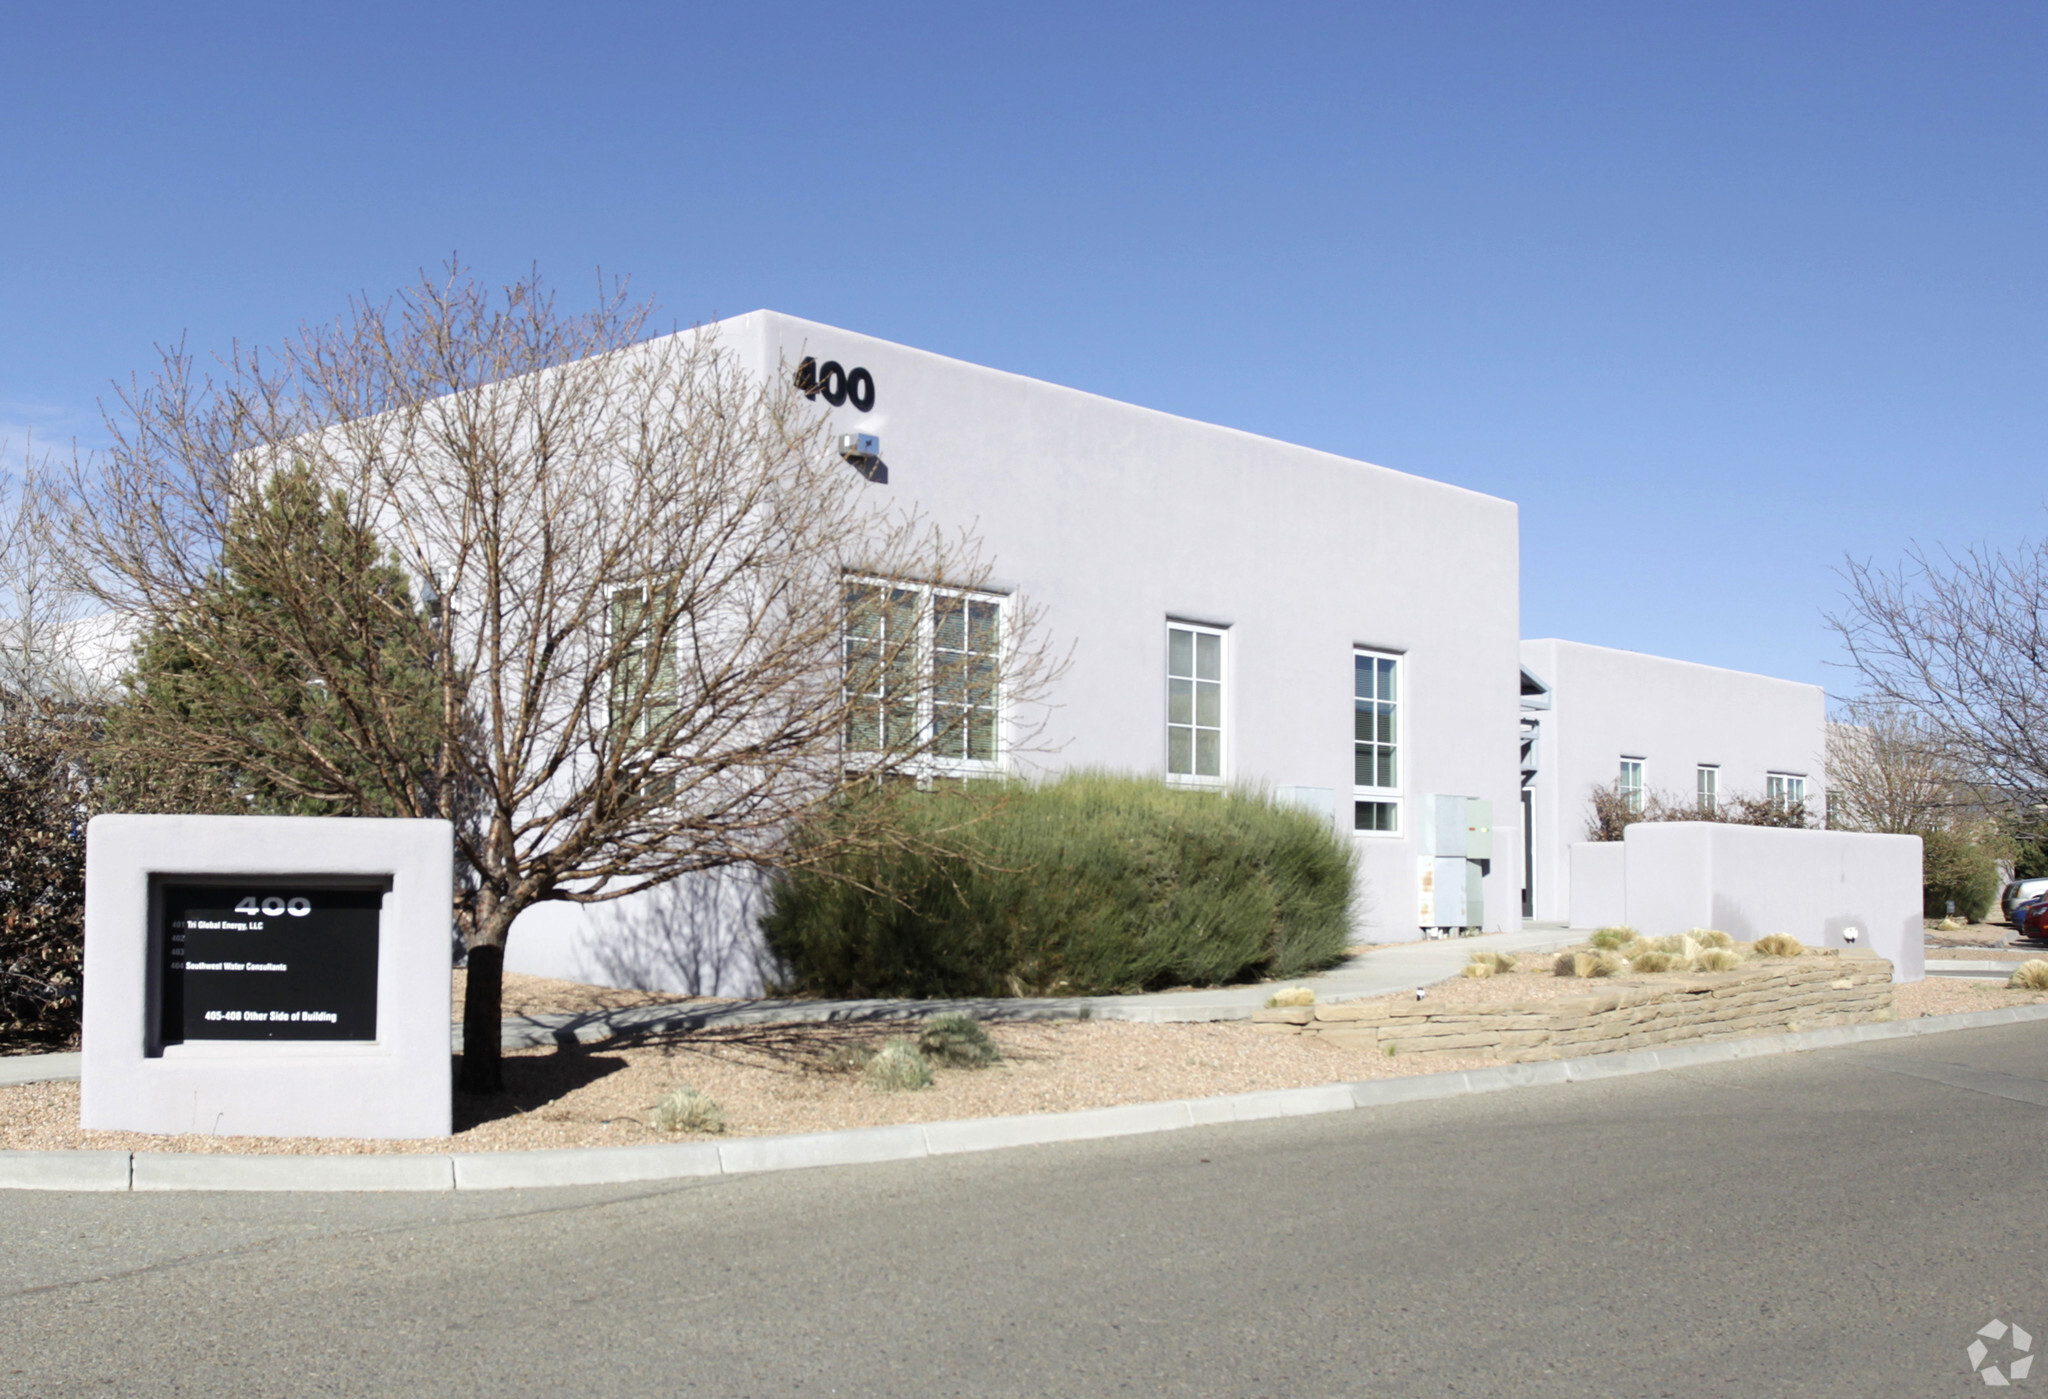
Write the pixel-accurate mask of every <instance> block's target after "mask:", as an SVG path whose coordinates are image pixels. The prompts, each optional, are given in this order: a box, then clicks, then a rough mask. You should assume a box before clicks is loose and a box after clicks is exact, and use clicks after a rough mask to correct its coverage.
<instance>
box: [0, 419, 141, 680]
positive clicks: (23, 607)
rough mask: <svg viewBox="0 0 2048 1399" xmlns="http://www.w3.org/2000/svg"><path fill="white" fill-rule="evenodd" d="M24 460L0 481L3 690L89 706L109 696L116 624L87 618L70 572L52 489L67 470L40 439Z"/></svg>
mask: <svg viewBox="0 0 2048 1399" xmlns="http://www.w3.org/2000/svg"><path fill="white" fill-rule="evenodd" d="M9 455H10V456H11V455H12V453H10V454H9ZM19 460H20V466H19V469H18V470H17V471H15V472H12V473H10V475H9V476H8V477H7V478H5V479H0V694H4V695H5V696H6V697H7V698H8V700H9V701H16V700H21V699H25V698H32V699H34V700H36V701H38V702H39V703H44V704H54V705H58V706H62V707H78V706H88V705H90V704H91V703H92V702H94V701H95V700H98V699H101V698H104V695H105V691H106V688H107V680H108V679H109V676H108V671H109V670H110V668H111V662H112V660H113V657H114V655H115V654H116V652H117V651H118V648H119V637H118V634H117V629H116V627H115V626H114V625H113V624H112V622H111V619H107V618H103V617H88V616H86V615H85V612H86V607H87V600H86V598H85V597H84V596H83V595H82V594H80V592H79V591H78V590H77V589H76V588H75V587H73V586H72V584H71V582H70V579H69V577H68V575H67V570H66V568H65V560H64V556H63V552H62V549H61V546H60V545H59V542H58V539H57V535H56V531H55V528H54V526H55V521H54V520H53V519H52V515H51V509H50V494H49V492H48V490H47V489H46V487H47V486H48V484H49V483H50V481H51V480H52V478H53V477H55V476H58V475H61V470H60V469H59V468H58V467H57V466H55V465H54V464H53V461H52V459H51V457H50V455H49V453H47V452H38V451H37V450H36V444H35V441H34V439H33V438H31V439H28V440H26V441H24V442H23V443H22V445H21V454H20V459H19Z"/></svg>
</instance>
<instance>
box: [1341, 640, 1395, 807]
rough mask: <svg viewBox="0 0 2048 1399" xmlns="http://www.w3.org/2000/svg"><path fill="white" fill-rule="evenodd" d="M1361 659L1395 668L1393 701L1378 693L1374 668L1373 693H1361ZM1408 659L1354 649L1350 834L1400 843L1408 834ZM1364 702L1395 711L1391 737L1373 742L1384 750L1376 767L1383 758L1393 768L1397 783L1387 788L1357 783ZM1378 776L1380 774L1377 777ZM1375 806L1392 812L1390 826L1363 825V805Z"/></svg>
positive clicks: (1369, 648)
mask: <svg viewBox="0 0 2048 1399" xmlns="http://www.w3.org/2000/svg"><path fill="white" fill-rule="evenodd" d="M1361 659H1367V660H1371V661H1373V662H1375V663H1377V662H1381V661H1384V662H1387V663H1388V664H1389V665H1390V666H1391V667H1392V672H1391V676H1390V678H1391V679H1392V681H1393V692H1392V698H1390V699H1389V698H1382V697H1381V695H1380V693H1379V683H1378V675H1379V672H1378V670H1377V668H1376V669H1375V672H1374V674H1375V681H1374V686H1373V690H1374V693H1373V694H1372V695H1370V696H1365V695H1360V694H1359V693H1358V662H1359V661H1360V660H1361ZM1407 670H1408V657H1407V656H1406V655H1405V654H1404V653H1402V652H1399V651H1388V650H1384V649H1382V648H1379V647H1374V646H1354V647H1352V648H1351V716H1352V717H1351V834H1352V835H1353V836H1356V837H1365V838H1369V839H1374V840H1400V839H1403V838H1404V837H1405V835H1406V832H1407V825H1408V823H1407V819H1406V817H1407V805H1408V804H1407V802H1406V801H1405V800H1403V797H1404V794H1405V793H1406V791H1407V786H1406V778H1407V775H1408V764H1407V761H1406V756H1405V754H1404V752H1403V750H1404V749H1405V748H1406V747H1407V742H1406V734H1407V730H1408V719H1407V709H1408V675H1407ZM1361 700H1363V701H1364V702H1366V703H1369V704H1374V705H1385V706H1387V707H1388V708H1389V709H1391V710H1392V712H1391V713H1390V714H1388V715H1387V716H1386V717H1387V718H1388V719H1390V720H1391V721H1392V728H1391V732H1392V737H1391V738H1389V739H1388V740H1387V741H1386V742H1385V743H1381V742H1380V740H1379V739H1378V737H1377V736H1375V737H1374V738H1373V739H1372V740H1371V743H1372V746H1373V747H1374V748H1375V749H1385V750H1386V751H1385V753H1384V754H1376V755H1375V764H1374V765H1375V767H1377V765H1378V760H1379V758H1381V757H1384V758H1385V759H1386V760H1387V761H1388V763H1389V764H1390V765H1391V766H1392V768H1393V772H1394V780H1393V782H1392V783H1391V784H1387V785H1377V786H1375V785H1369V784H1363V783H1360V782H1359V781H1358V751H1359V744H1360V740H1359V737H1358V705H1359V703H1360V701H1361ZM1374 775H1375V776H1378V775H1380V774H1378V773H1377V772H1375V774H1374ZM1368 805H1369V806H1375V807H1380V808H1383V809H1387V810H1390V811H1391V812H1392V813H1393V824H1392V825H1391V826H1363V827H1362V826H1360V825H1359V824H1358V810H1359V808H1360V807H1362V806H1368Z"/></svg>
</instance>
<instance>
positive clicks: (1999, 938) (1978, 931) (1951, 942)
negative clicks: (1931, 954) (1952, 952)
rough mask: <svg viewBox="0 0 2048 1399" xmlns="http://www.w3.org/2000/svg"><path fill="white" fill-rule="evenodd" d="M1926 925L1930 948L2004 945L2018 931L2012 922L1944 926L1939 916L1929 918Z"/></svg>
mask: <svg viewBox="0 0 2048 1399" xmlns="http://www.w3.org/2000/svg"><path fill="white" fill-rule="evenodd" d="M1925 926H1926V928H1927V946H1928V947H1929V948H1930V949H1931V948H1936V947H1940V948H1951V947H2003V946H2004V945H2005V943H2006V940H2007V939H2008V938H2010V937H2011V936H2012V935H2013V933H2014V932H2016V931H2017V930H2016V929H2015V928H2014V927H2013V926H2012V924H2010V923H1965V924H1964V925H1963V926H1962V927H1960V928H1944V927H1942V926H1941V920H1940V919H1938V918H1930V919H1928V920H1927V921H1926V924H1925Z"/></svg>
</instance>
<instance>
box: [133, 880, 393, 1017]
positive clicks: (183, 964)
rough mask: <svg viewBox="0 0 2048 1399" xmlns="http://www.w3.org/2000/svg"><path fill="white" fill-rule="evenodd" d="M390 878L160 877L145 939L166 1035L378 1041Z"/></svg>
mask: <svg viewBox="0 0 2048 1399" xmlns="http://www.w3.org/2000/svg"><path fill="white" fill-rule="evenodd" d="M388 887H389V885H388V883H386V882H381V881H380V882H379V883H377V884H364V883H355V884H347V885H336V884H332V883H320V882H316V881H312V880H293V879H288V878H282V879H272V880H266V881H264V882H261V883H257V882H234V883H229V882H225V881H222V882H213V883H197V882H194V883H184V882H176V883H173V882H169V881H166V882H163V883H161V884H159V885H158V886H157V889H156V898H155V899H154V900H153V902H154V904H155V908H154V910H153V912H154V915H155V917H154V920H153V921H154V922H155V924H156V926H155V927H153V928H152V929H151V930H150V931H151V935H152V936H151V939H150V940H151V942H152V944H153V945H154V949H155V951H156V956H157V967H158V969H159V976H158V982H157V991H158V1007H159V1012H160V1014H159V1018H158V1022H157V1023H158V1026H159V1034H160V1035H161V1043H163V1044H180V1043H183V1042H185V1041H187V1040H374V1039H376V1038H377V942H378V937H379V934H380V932H381V930H382V921H383V908H384V895H385V890H386V889H387V888H388Z"/></svg>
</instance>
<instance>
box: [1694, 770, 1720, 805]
mask: <svg viewBox="0 0 2048 1399" xmlns="http://www.w3.org/2000/svg"><path fill="white" fill-rule="evenodd" d="M1710 772H1711V773H1712V774H1714V780H1713V790H1712V791H1711V792H1709V793H1707V794H1706V795H1707V796H1708V797H1709V798H1710V799H1709V800H1707V801H1701V800H1700V797H1701V792H1700V777H1701V776H1702V775H1703V774H1706V773H1710ZM1692 792H1693V803H1694V804H1695V805H1696V806H1701V807H1704V808H1705V809H1706V810H1708V811H1712V812H1719V811H1720V809H1721V765H1720V764H1719V763H1701V764H1699V765H1698V766H1697V767H1695V768H1694V769H1693V777H1692Z"/></svg>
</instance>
